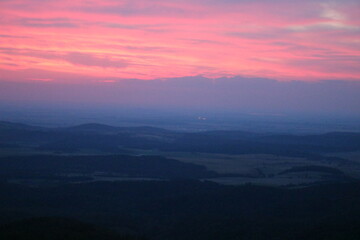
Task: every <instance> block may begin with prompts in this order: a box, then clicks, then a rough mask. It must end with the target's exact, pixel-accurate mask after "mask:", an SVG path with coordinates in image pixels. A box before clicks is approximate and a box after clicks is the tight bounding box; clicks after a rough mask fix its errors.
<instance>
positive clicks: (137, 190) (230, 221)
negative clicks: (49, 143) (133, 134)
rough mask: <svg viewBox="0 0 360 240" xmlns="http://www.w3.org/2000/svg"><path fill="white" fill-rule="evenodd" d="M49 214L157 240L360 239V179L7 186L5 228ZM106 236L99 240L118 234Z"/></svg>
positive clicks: (2, 201) (2, 204) (2, 198)
mask: <svg viewBox="0 0 360 240" xmlns="http://www.w3.org/2000/svg"><path fill="white" fill-rule="evenodd" d="M49 216H51V217H61V218H63V217H66V219H68V218H72V219H76V221H82V222H85V223H89V224H92V226H93V225H96V226H99V229H104V228H106V229H110V231H111V232H118V233H121V234H130V235H131V236H142V237H145V238H146V239H150V240H151V239H153V240H160V239H161V240H162V239H169V240H180V239H194V240H196V239H198V240H202V239H204V240H205V239H206V240H211V239H214V240H215V239H216V240H218V239H223V240H235V239H244V240H245V239H246V240H252V239H253V240H259V239H260V240H272V239H274V240H275V239H276V240H278V239H289V240H290V239H291V240H297V239H299V240H300V239H301V240H303V239H310V240H311V239H314V240H315V239H316V240H319V239H323V240H325V239H326V240H332V239H339V240H340V239H341V240H355V239H356V240H357V239H360V183H359V182H353V183H342V184H338V183H329V184H325V185H317V186H312V187H307V188H296V189H284V188H274V187H261V186H253V185H245V186H237V187H235V186H223V185H218V184H215V183H211V182H201V181H197V180H183V181H180V180H179V181H146V182H94V183H86V184H68V185H61V186H56V187H42V188H39V187H37V188H30V187H26V186H21V185H13V184H7V183H3V184H1V187H0V223H1V224H2V225H3V226H4V224H9V223H11V222H14V221H19V220H21V219H31V218H36V217H49ZM56 221H57V220H56ZM56 221H55V222H56ZM76 221H75V222H72V220H71V221H70V220H69V222H68V223H67V221H64V220H60V221H59V229H61V227H62V226H63V225H65V226H66V225H67V224H69V225H74V229H75V230H76V229H77V228H78V227H80V228H81V226H82V225H81V224H79V223H77V222H76ZM18 223H19V222H18ZM33 223H34V222H32V223H31V224H33ZM35 223H36V221H35ZM53 223H54V221H53ZM41 224H43V223H41V222H40V225H36V224H35V225H34V226H35V230H36V228H38V227H40V228H41V226H44V229H45V228H46V229H47V231H52V230H51V228H50V227H49V228H48V227H45V226H46V224H47V223H46V224H45V225H41ZM25 225H27V224H25ZM5 226H12V227H2V228H1V229H2V234H7V233H8V232H9V231H10V232H11V231H12V230H11V229H15V230H14V231H20V233H24V234H25V233H26V231H27V230H26V229H25V230H24V228H23V226H22V225H21V224H20V225H19V224H16V225H11V224H10V225H5ZM18 227H19V229H20V230H17V229H18ZM85 229H88V230H91V228H90V229H89V228H87V227H85ZM96 229H97V228H96ZM88 230H86V231H85V232H87V231H88ZM14 231H13V232H14ZM56 231H58V229H57V228H54V232H56ZM76 231H77V230H76ZM91 231H92V230H91ZM91 231H90V232H91ZM45 233H46V231H45ZM94 234H95V233H94ZM96 234H97V233H96ZM25 235H26V234H25ZM0 236H1V235H0ZM2 236H4V235H2ZM104 236H105V237H104V238H103V237H101V238H98V239H116V238H106V234H105V235H104ZM14 239H15V238H14ZM17 239H26V238H17ZM37 239H39V238H37ZM69 239H71V238H69ZM78 239H82V238H78ZM88 239H92V238H90V237H89V238H88ZM120 239H121V238H120ZM130 239H131V238H130Z"/></svg>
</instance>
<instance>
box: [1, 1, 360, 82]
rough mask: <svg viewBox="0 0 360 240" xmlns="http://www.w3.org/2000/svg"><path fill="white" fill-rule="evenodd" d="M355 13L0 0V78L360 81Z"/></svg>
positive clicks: (227, 4) (307, 4) (330, 4)
mask: <svg viewBox="0 0 360 240" xmlns="http://www.w3.org/2000/svg"><path fill="white" fill-rule="evenodd" d="M359 9H360V2H359V1H353V0H345V1H330V0H319V1H309V0H305V1H285V0H276V1H265V0H255V1H246V0H244V1H236V0H224V1H216V0H195V1H194V0H174V1H164V0H155V1H145V0H136V1H126V0H125V1H114V0H105V1H100V0H89V1H81V0H71V1H68V0H66V1H55V0H48V1H40V0H27V1H25V0H11V1H10V0H2V1H0V14H1V18H0V26H1V27H0V76H1V79H0V80H1V81H64V82H79V81H80V82H81V81H83V82H84V81H90V80H95V81H96V80H99V81H103V82H104V83H111V82H113V81H117V80H119V79H158V78H173V77H182V76H196V75H202V76H206V77H210V78H211V77H231V76H245V77H264V78H271V79H277V80H304V81H316V80H329V79H338V80H360V67H359V63H360V38H359V37H360V17H359V16H360V11H359Z"/></svg>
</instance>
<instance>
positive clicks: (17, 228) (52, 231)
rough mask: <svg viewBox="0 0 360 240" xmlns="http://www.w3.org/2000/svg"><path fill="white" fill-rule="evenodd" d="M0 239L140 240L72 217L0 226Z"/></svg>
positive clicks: (47, 218)
mask: <svg viewBox="0 0 360 240" xmlns="http://www.w3.org/2000/svg"><path fill="white" fill-rule="evenodd" d="M0 239H12V240H64V239H66V240H99V239H101V240H140V238H136V237H132V236H126V235H120V234H118V233H115V232H113V231H109V230H107V229H104V228H101V227H97V226H94V225H92V224H86V223H83V222H80V221H77V220H74V219H70V218H61V217H42V218H33V219H26V220H21V221H15V222H11V223H8V224H4V225H2V226H0Z"/></svg>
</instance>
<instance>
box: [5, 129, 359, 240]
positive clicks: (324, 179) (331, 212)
mask: <svg viewBox="0 0 360 240" xmlns="http://www.w3.org/2000/svg"><path fill="white" fill-rule="evenodd" d="M359 179H360V133H358V132H329V133H324V134H312V135H311V134H302V135H299V134H298V135H296V134H283V133H281V134H277V133H259V132H245V131H235V130H227V131H215V130H214V131H213V130H211V131H210V130H209V131H197V132H194V131H191V132H190V131H174V130H165V129H162V128H155V127H113V126H108V125H102V124H95V123H94V124H83V125H77V126H72V127H57V128H46V127H36V126H30V125H26V124H19V123H12V122H0V191H1V194H0V211H1V215H0V223H1V226H0V237H1V239H149V240H151V239H154V240H155V239H156V240H157V239H359V236H360V230H359V229H360V217H359V216H360V207H359V206H360V204H359V203H360V181H359ZM27 237H28V238H27Z"/></svg>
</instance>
